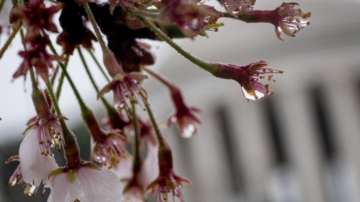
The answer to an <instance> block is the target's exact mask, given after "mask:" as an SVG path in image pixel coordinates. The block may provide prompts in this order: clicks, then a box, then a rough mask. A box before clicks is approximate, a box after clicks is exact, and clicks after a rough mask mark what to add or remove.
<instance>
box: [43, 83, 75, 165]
mask: <svg viewBox="0 0 360 202" xmlns="http://www.w3.org/2000/svg"><path fill="white" fill-rule="evenodd" d="M47 89H48V91H49V94H50V97H51V99H52V103H53V106H54V108H55V111H56V113H57V114H58V115H59V116H61V115H62V114H61V110H60V107H59V105H58V102H57V100H56V97H55V94H54V91H53V90H52V87H51V85H50V84H47ZM59 121H60V125H61V128H62V130H63V134H64V141H65V144H64V153H65V157H66V158H65V159H66V166H67V167H68V168H69V169H74V168H77V166H78V164H79V163H80V161H81V158H80V150H79V145H78V143H77V141H76V137H75V135H74V134H73V133H72V132H71V131H70V129H69V128H68V126H67V125H66V123H65V121H64V120H63V119H59Z"/></svg>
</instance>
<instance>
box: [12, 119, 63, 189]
mask: <svg viewBox="0 0 360 202" xmlns="http://www.w3.org/2000/svg"><path fill="white" fill-rule="evenodd" d="M46 126H49V127H51V125H48V124H45V125H43V126H41V127H36V128H33V129H32V130H31V131H29V132H27V134H26V135H25V138H24V140H23V141H22V142H21V144H20V149H19V160H20V167H21V174H22V178H23V180H24V182H25V183H27V184H30V185H32V186H35V187H36V189H37V187H39V185H40V183H41V181H42V182H43V184H46V185H47V184H48V178H47V177H48V175H49V174H50V172H51V171H53V170H55V169H56V168H57V167H58V165H57V163H56V162H55V159H54V157H53V155H52V154H51V153H50V145H53V144H54V143H55V141H57V139H56V140H55V141H54V143H51V142H50V143H49V142H44V139H48V141H50V139H51V138H50V137H49V133H52V132H51V130H52V129H49V128H44V127H46ZM49 130H50V131H49ZM47 133H48V134H47ZM54 135H55V134H53V136H54ZM43 142H44V144H41V143H43ZM33 191H36V190H33ZM30 194H34V193H31V192H30V193H29V194H28V195H30Z"/></svg>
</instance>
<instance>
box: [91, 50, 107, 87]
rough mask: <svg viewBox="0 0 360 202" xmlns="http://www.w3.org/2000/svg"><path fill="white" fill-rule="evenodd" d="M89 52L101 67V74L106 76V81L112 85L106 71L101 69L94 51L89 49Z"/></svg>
mask: <svg viewBox="0 0 360 202" xmlns="http://www.w3.org/2000/svg"><path fill="white" fill-rule="evenodd" d="M88 51H89V53H90V55H91V57H92V59H93V60H94V62H95V63H96V65H97V66H98V67H99V69H100V71H101V73H102V74H103V75H104V77H105V79H106V81H108V82H109V83H110V79H109V77H108V75H107V74H106V72H105V71H104V69H103V68H102V67H101V65H100V63H99V61H98V60H97V59H96V57H95V55H94V53H93V52H92V50H91V49H88Z"/></svg>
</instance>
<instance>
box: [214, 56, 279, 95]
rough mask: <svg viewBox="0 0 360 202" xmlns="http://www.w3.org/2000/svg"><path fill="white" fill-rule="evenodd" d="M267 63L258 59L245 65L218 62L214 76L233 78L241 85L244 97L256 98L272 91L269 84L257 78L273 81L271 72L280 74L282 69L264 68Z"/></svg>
mask: <svg viewBox="0 0 360 202" xmlns="http://www.w3.org/2000/svg"><path fill="white" fill-rule="evenodd" d="M267 65H268V63H267V62H265V61H263V60H260V61H257V62H253V63H250V64H248V65H246V66H237V65H233V64H219V70H218V72H217V73H216V75H215V76H217V77H220V78H224V79H233V80H235V81H237V82H238V83H239V84H240V86H241V87H242V90H243V93H244V96H245V98H246V99H251V100H257V99H260V98H262V97H264V96H267V95H271V94H273V93H274V91H273V90H271V89H269V85H268V84H266V85H264V84H262V83H260V82H259V79H267V80H269V81H273V82H275V80H274V79H273V78H272V77H273V74H282V73H283V71H281V70H275V69H271V68H264V67H265V66H267Z"/></svg>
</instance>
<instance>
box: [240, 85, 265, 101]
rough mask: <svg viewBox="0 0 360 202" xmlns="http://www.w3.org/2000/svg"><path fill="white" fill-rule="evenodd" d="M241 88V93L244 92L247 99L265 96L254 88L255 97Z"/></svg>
mask: <svg viewBox="0 0 360 202" xmlns="http://www.w3.org/2000/svg"><path fill="white" fill-rule="evenodd" d="M241 89H242V91H243V94H244V96H245V98H246V99H248V100H258V99H260V98H263V97H264V96H265V94H264V93H262V92H260V91H258V90H255V94H256V96H257V97H255V96H254V95H250V94H249V93H248V92H247V91H246V90H245V88H241Z"/></svg>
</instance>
